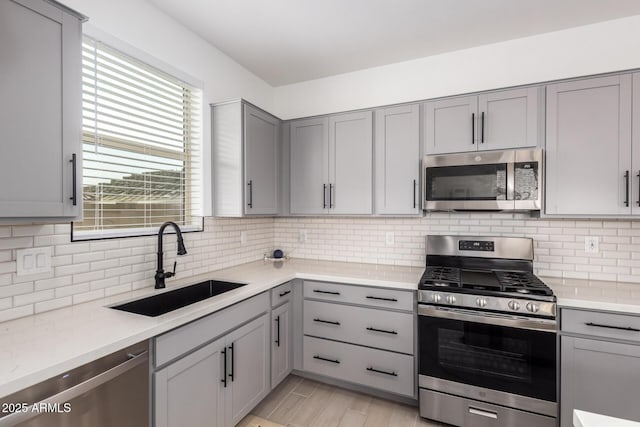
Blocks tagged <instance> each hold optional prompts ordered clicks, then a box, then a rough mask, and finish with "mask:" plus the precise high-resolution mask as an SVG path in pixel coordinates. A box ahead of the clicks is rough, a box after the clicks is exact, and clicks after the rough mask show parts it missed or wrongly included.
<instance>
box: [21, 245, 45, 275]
mask: <svg viewBox="0 0 640 427" xmlns="http://www.w3.org/2000/svg"><path fill="white" fill-rule="evenodd" d="M16 270H17V271H16V275H17V276H26V275H29V274H40V273H48V272H50V271H51V247H46V248H32V249H19V250H17V251H16Z"/></svg>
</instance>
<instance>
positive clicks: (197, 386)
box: [153, 293, 271, 427]
mask: <svg viewBox="0 0 640 427" xmlns="http://www.w3.org/2000/svg"><path fill="white" fill-rule="evenodd" d="M269 310H270V304H269V293H263V294H261V295H258V296H255V297H253V298H250V299H248V300H245V301H243V302H240V303H238V304H235V305H233V306H231V307H229V308H226V309H224V310H222V311H219V312H216V313H213V314H211V315H209V316H206V317H204V318H202V319H199V320H196V321H194V322H191V323H188V324H186V325H184V326H182V327H180V328H177V329H174V330H172V331H170V332H167V333H165V334H163V335H160V336H158V337H156V338H155V339H154V348H155V352H154V353H155V355H154V363H153V366H154V368H155V369H154V373H153V389H154V404H153V412H154V417H153V418H154V426H155V427H182V426H185V425H188V426H190V427H212V426H223V427H232V426H234V425H236V424H237V423H238V422H239V421H240V420H241V419H242V418H243V417H244V416H245V415H247V414H248V413H249V411H250V410H251V409H253V407H255V406H256V405H257V404H258V403H259V402H260V401H261V400H262V399H263V398H264V397H265V396H266V395H267V394H268V393H269V391H270V390H271V357H270V353H271V346H270V342H269V341H270V339H269V337H270V335H271V330H270V327H269V319H270V313H269ZM252 318H253V320H250V319H252ZM247 320H250V321H249V322H247Z"/></svg>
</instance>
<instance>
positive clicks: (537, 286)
mask: <svg viewBox="0 0 640 427" xmlns="http://www.w3.org/2000/svg"><path fill="white" fill-rule="evenodd" d="M495 273H496V276H497V278H498V281H499V282H500V285H501V286H502V287H503V289H504V292H515V293H518V294H522V295H553V292H552V291H551V289H549V287H548V286H547V285H545V284H544V282H543V281H542V280H540V279H538V278H537V277H536V276H535V275H534V274H533V273H530V272H527V271H496V272H495Z"/></svg>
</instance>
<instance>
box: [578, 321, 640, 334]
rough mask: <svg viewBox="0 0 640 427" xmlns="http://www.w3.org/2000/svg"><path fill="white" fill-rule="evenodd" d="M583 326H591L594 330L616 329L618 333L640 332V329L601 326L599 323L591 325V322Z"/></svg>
mask: <svg viewBox="0 0 640 427" xmlns="http://www.w3.org/2000/svg"><path fill="white" fill-rule="evenodd" d="M585 325H587V326H593V327H594V328H606V329H617V330H619V331H628V332H640V329H637V328H632V327H631V326H612V325H602V324H600V323H593V322H587V323H585Z"/></svg>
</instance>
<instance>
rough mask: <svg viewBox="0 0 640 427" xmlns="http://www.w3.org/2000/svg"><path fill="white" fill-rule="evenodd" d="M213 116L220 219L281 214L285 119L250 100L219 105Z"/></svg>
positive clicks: (215, 190) (215, 185)
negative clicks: (281, 175) (282, 148)
mask: <svg viewBox="0 0 640 427" xmlns="http://www.w3.org/2000/svg"><path fill="white" fill-rule="evenodd" d="M211 114H212V119H211V122H212V127H213V131H212V138H213V168H212V179H213V200H214V203H213V206H214V215H215V216H223V217H241V216H245V215H275V214H277V213H278V211H279V193H280V191H279V186H280V154H281V153H280V127H281V121H280V119H278V118H277V117H275V116H272V115H271V114H269V113H267V112H265V111H263V110H261V109H259V108H257V107H255V106H254V105H252V104H250V103H248V102H246V101H244V100H237V101H233V102H226V103H221V104H213V105H212V106H211Z"/></svg>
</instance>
